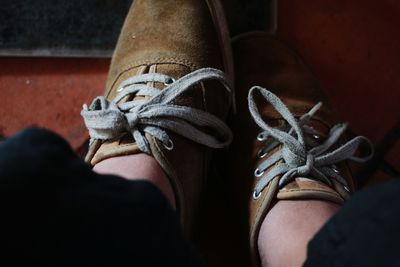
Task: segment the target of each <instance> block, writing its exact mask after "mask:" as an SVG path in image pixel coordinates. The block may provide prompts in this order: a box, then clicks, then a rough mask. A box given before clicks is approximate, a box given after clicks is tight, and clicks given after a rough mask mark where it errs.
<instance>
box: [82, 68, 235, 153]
mask: <svg viewBox="0 0 400 267" xmlns="http://www.w3.org/2000/svg"><path fill="white" fill-rule="evenodd" d="M209 80H216V81H219V82H220V83H221V84H223V85H224V87H225V88H226V90H228V91H229V92H231V85H230V84H229V82H228V79H227V78H226V77H225V75H224V73H223V72H222V71H220V70H216V69H212V68H204V69H199V70H196V71H194V72H192V73H189V74H187V75H185V76H184V77H182V78H180V79H178V80H176V81H175V80H174V79H173V78H172V77H170V76H168V75H164V74H159V73H148V74H142V75H138V76H134V77H132V78H130V79H128V80H125V81H124V82H123V83H122V84H121V85H120V87H119V89H118V90H117V91H118V92H119V93H118V95H117V96H116V97H115V99H113V100H112V101H108V100H107V99H105V98H104V97H102V96H99V97H97V98H95V99H94V100H93V102H92V104H91V105H90V107H87V105H84V106H83V110H82V112H81V115H82V117H83V119H84V121H85V124H86V127H87V128H88V129H89V135H90V137H91V140H90V142H93V141H94V140H96V139H99V140H103V141H106V140H116V139H119V138H121V137H122V136H123V135H125V134H126V133H130V134H132V136H133V138H134V140H135V142H136V144H137V146H138V147H139V149H140V150H141V151H143V152H145V153H148V154H150V153H151V151H150V146H149V142H148V140H147V139H146V135H145V133H148V134H150V135H151V136H153V137H154V138H156V139H158V140H159V141H161V142H162V143H163V144H164V146H165V148H167V149H169V150H171V149H172V148H173V142H172V140H171V139H170V137H169V136H168V133H167V131H171V132H174V133H177V134H179V135H181V136H183V137H186V138H187V139H190V140H192V141H194V142H197V143H199V144H202V145H205V146H208V147H211V148H222V147H225V146H227V145H229V143H230V142H231V141H232V133H231V131H230V129H229V128H228V127H227V126H226V124H225V123H224V122H223V121H221V120H220V119H219V118H217V117H216V116H214V115H212V114H210V113H208V112H205V111H202V110H199V109H195V108H191V107H186V106H178V105H174V104H173V100H174V99H175V98H176V97H177V96H179V95H181V94H182V93H184V92H186V91H187V90H189V89H191V87H192V86H193V85H195V84H198V83H200V82H204V81H209ZM150 82H156V83H163V84H165V85H166V87H165V88H164V89H163V90H158V89H155V88H153V87H150V86H147V85H146V84H147V83H150ZM129 96H149V97H150V100H132V101H126V102H124V101H125V100H126V99H127V97H129ZM121 100H124V101H121ZM200 128H203V129H206V132H205V131H204V130H201V129H200Z"/></svg>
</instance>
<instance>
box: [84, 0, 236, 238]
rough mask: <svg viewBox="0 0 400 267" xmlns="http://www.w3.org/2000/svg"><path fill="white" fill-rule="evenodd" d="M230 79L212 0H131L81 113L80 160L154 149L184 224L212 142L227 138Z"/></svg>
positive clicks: (226, 42)
mask: <svg viewBox="0 0 400 267" xmlns="http://www.w3.org/2000/svg"><path fill="white" fill-rule="evenodd" d="M225 74H226V75H225ZM232 79H233V66H232V56H231V49H230V39H229V34H228V31H227V25H226V22H225V17H224V14H223V10H222V6H221V5H220V3H219V2H218V0H207V1H206V0H162V1H160V0H135V1H134V4H133V5H132V7H131V10H130V11H129V14H128V16H127V18H126V20H125V24H124V26H123V29H122V32H121V35H120V37H119V41H118V44H117V47H116V51H115V53H114V56H113V59H112V63H111V67H110V73H109V78H108V81H107V86H106V92H105V96H104V97H99V98H96V99H95V100H94V101H93V103H92V105H91V106H90V108H88V107H84V110H83V111H82V116H83V117H84V119H85V123H86V125H87V127H88V129H89V133H90V135H91V142H90V148H89V152H88V154H87V157H86V161H87V162H88V163H90V164H91V165H95V164H97V163H98V162H100V161H102V160H104V159H107V158H111V157H116V156H121V155H129V154H135V153H141V152H145V153H148V154H150V155H152V156H153V157H154V158H155V159H156V160H157V162H158V163H159V164H160V166H161V167H162V168H163V170H164V171H165V173H166V174H167V176H168V178H169V179H170V182H171V184H172V187H173V190H174V193H175V198H176V202H177V203H176V204H177V211H178V213H179V215H180V217H181V221H182V224H183V225H184V227H185V228H186V230H187V229H188V228H190V227H189V226H190V219H191V218H192V216H193V213H194V211H195V210H196V207H197V205H198V203H199V199H200V194H201V189H202V188H203V185H204V183H205V179H206V174H207V164H208V161H209V154H210V153H209V152H210V148H221V147H225V146H227V145H228V144H229V143H230V142H231V139H232V135H231V132H230V130H229V128H227V126H226V125H225V124H224V122H222V120H224V119H225V117H226V116H227V113H228V110H229V109H230V106H231V104H232V102H233V100H232V90H231V88H232V85H231V81H232Z"/></svg>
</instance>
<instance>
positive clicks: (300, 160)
mask: <svg viewBox="0 0 400 267" xmlns="http://www.w3.org/2000/svg"><path fill="white" fill-rule="evenodd" d="M256 92H259V93H260V94H261V95H262V96H263V97H264V98H265V99H266V100H267V101H268V102H269V103H270V104H271V105H272V106H273V107H274V109H275V110H276V111H278V112H279V113H280V115H281V116H282V118H283V119H284V120H286V122H287V124H288V126H289V127H276V128H273V127H271V126H269V125H268V124H267V123H266V122H265V121H264V120H263V119H262V118H261V115H260V112H259V110H258V108H257V105H256V103H255V101H254V94H255V93H256ZM248 104H249V110H250V113H251V115H252V117H253V119H254V121H255V122H256V123H257V125H258V126H259V127H260V128H261V129H262V132H261V133H260V134H259V135H258V137H257V138H258V140H259V141H262V142H265V146H264V147H263V149H262V150H261V151H260V152H259V153H258V156H259V157H264V156H265V155H266V154H267V153H268V152H269V151H271V150H272V149H274V148H276V147H277V146H278V145H282V149H279V150H278V151H277V152H275V153H274V154H272V155H271V156H270V157H268V158H267V159H266V160H264V161H263V162H262V163H261V164H260V165H259V166H258V167H257V169H256V170H255V172H254V175H255V176H256V177H259V180H258V182H257V183H256V187H255V190H254V194H253V197H254V198H258V197H259V196H260V194H261V191H262V190H263V189H264V188H265V187H266V186H267V185H268V183H269V182H270V181H271V180H272V179H274V178H275V177H276V176H278V175H281V178H280V180H279V187H280V188H282V187H284V186H285V185H287V184H288V183H290V182H291V181H293V180H294V179H295V178H296V177H306V178H309V179H313V180H317V181H321V182H323V183H325V184H328V185H332V182H331V179H334V180H336V181H337V182H339V183H340V184H342V185H343V186H345V188H348V184H347V182H346V180H345V179H344V178H343V177H342V176H341V175H340V174H339V171H338V170H337V169H336V165H335V164H337V163H339V162H341V161H343V160H352V161H355V162H366V161H368V160H369V159H371V157H372V154H373V148H372V144H371V142H370V141H369V140H368V139H367V138H366V137H364V136H357V137H355V138H353V139H352V140H350V141H348V142H347V143H345V144H344V145H341V146H340V147H338V148H336V149H335V150H333V151H329V150H330V149H331V147H332V146H333V145H334V144H335V143H336V142H337V141H338V140H339V138H340V136H341V135H342V134H343V133H344V132H345V130H346V129H347V124H337V125H335V126H333V127H332V128H331V129H330V132H329V134H328V137H327V138H326V140H324V142H323V143H322V144H320V145H315V144H314V145H310V143H311V142H310V141H308V139H307V138H308V136H309V135H314V136H315V135H316V134H317V133H316V131H315V130H314V129H312V128H311V127H309V126H308V125H307V123H308V122H309V121H310V119H311V117H312V116H313V115H314V114H315V113H316V112H317V111H318V109H320V108H321V106H322V103H318V104H317V105H315V106H314V107H313V108H312V109H311V110H310V111H309V112H308V113H306V114H304V115H303V116H302V117H301V118H299V120H297V119H296V118H295V117H294V116H293V114H292V113H291V112H290V111H289V109H288V108H287V106H286V105H285V104H284V103H283V102H282V101H281V100H280V99H279V98H278V97H277V96H276V95H274V94H273V93H271V92H270V91H268V90H266V89H264V88H261V87H258V86H255V87H253V88H251V90H250V92H249V96H248ZM284 128H286V129H284ZM306 140H307V144H306ZM362 143H366V144H367V145H368V146H369V148H370V153H369V155H366V156H364V157H357V156H355V153H356V151H357V150H358V148H359V146H360V145H361V144H362ZM307 146H308V147H311V148H309V149H307ZM278 161H282V163H280V164H276V163H277V162H278ZM274 164H276V166H274V167H272V168H270V167H271V166H273V165H274ZM268 168H270V169H269V171H268V172H267V173H265V171H266V170H267V169H268Z"/></svg>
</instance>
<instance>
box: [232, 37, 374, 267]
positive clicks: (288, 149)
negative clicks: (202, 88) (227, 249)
mask: <svg viewBox="0 0 400 267" xmlns="http://www.w3.org/2000/svg"><path fill="white" fill-rule="evenodd" d="M233 51H234V60H235V66H236V69H235V73H236V74H237V79H236V86H237V89H238V90H237V99H238V100H239V101H238V115H237V116H238V117H237V118H236V119H235V123H234V125H233V128H232V130H233V132H234V133H235V136H240V139H238V138H235V141H234V143H233V145H232V147H233V151H232V152H231V153H234V154H236V155H234V157H235V159H234V160H233V166H235V167H234V169H235V173H236V176H237V177H236V179H237V180H236V183H237V188H238V189H237V192H240V191H243V190H244V191H245V193H244V194H243V193H238V195H239V196H240V197H239V199H240V201H244V202H247V203H248V206H247V208H246V212H247V214H248V215H247V218H249V236H248V238H249V240H250V248H251V256H252V260H253V263H254V266H259V264H260V262H259V254H258V248H257V241H258V235H259V231H260V227H261V224H262V222H263V220H264V218H265V216H266V214H267V213H268V211H269V210H270V209H271V207H272V206H273V205H274V203H275V202H276V201H278V200H289V199H290V200H295V199H320V200H327V201H332V202H334V203H338V204H342V203H343V202H344V201H345V200H346V199H348V198H349V196H350V194H351V192H353V191H354V190H355V187H356V186H355V182H354V179H353V177H352V174H351V173H350V170H349V168H348V165H347V163H346V161H345V160H353V161H358V162H365V161H366V160H368V159H369V158H370V156H371V155H367V156H366V157H357V156H355V155H354V154H355V153H356V152H355V151H356V150H357V148H358V147H359V145H360V144H362V143H366V144H367V145H370V142H369V141H368V140H367V139H366V138H365V137H357V138H354V139H352V140H351V141H349V142H347V143H344V142H345V139H344V138H343V137H341V136H342V135H343V134H344V131H345V129H346V125H345V124H337V125H335V126H334V123H336V121H337V117H336V115H335V112H334V111H333V110H332V108H331V107H330V106H329V103H327V97H326V95H325V94H324V92H323V90H322V89H321V87H320V85H319V83H318V81H317V80H316V79H315V78H314V76H313V75H312V74H311V72H310V71H309V70H308V69H307V67H306V66H305V65H304V64H303V63H302V61H301V59H300V58H299V57H298V56H297V55H296V54H295V53H294V52H292V51H291V50H290V49H288V48H287V47H286V46H285V45H283V44H282V43H280V42H278V41H277V40H275V39H272V38H271V37H269V36H268V35H267V34H264V33H250V34H246V35H243V36H240V37H238V38H237V39H236V40H235V41H234V43H233ZM255 85H257V87H253V86H255ZM252 87H253V88H252ZM250 88H252V89H250ZM264 88H267V89H268V90H270V91H268V90H267V89H264ZM249 89H250V91H249ZM319 101H323V102H325V103H324V105H323V106H321V103H319ZM249 110H250V112H249ZM370 152H371V153H372V150H371V151H370ZM239 155H240V156H239ZM246 189H247V190H246Z"/></svg>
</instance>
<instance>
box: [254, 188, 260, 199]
mask: <svg viewBox="0 0 400 267" xmlns="http://www.w3.org/2000/svg"><path fill="white" fill-rule="evenodd" d="M261 194H262V193H261V192H257V191H256V190H254V192H253V199H254V200H256V199H259V198H260V197H261Z"/></svg>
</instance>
